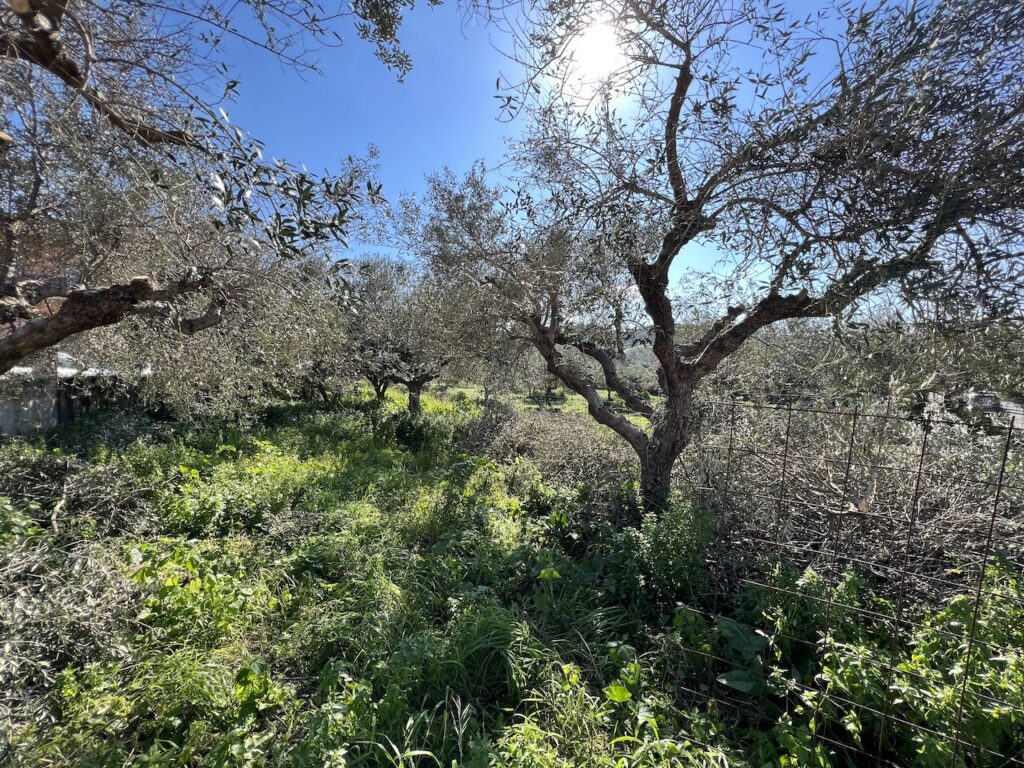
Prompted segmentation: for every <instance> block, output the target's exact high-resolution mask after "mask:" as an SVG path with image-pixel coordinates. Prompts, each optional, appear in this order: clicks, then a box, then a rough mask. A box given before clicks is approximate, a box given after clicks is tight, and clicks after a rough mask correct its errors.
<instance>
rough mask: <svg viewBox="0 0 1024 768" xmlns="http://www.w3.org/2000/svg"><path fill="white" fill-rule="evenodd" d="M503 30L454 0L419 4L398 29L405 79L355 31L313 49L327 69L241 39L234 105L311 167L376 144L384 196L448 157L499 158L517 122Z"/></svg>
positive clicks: (256, 130) (413, 186)
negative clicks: (336, 43) (408, 62)
mask: <svg viewBox="0 0 1024 768" xmlns="http://www.w3.org/2000/svg"><path fill="white" fill-rule="evenodd" d="M496 35H497V36H500V33H499V32H498V31H497V30H495V29H493V28H486V27H484V26H483V25H481V24H478V23H477V24H473V25H466V24H464V20H463V17H462V14H461V12H460V11H459V10H458V9H457V8H456V7H455V4H453V3H452V4H445V5H442V6H439V7H434V8H431V7H429V6H428V5H426V4H425V3H424V4H420V5H418V6H417V8H416V9H415V10H414V11H412V12H410V13H409V14H407V16H406V19H405V22H404V23H403V25H402V28H401V31H400V39H401V41H402V45H403V47H404V48H405V50H406V51H407V52H408V53H409V54H410V55H411V56H412V60H413V69H412V71H411V72H410V73H409V74H408V75H406V77H405V80H404V82H398V79H397V75H396V73H395V72H392V71H389V70H388V69H387V68H386V67H385V66H384V65H383V64H382V63H381V62H380V61H379V60H378V59H377V58H376V57H375V56H374V51H373V46H371V45H369V44H368V43H365V42H364V41H362V40H359V39H358V37H357V36H356V35H355V34H354V33H352V34H350V35H348V36H346V38H345V42H344V44H343V45H341V46H340V47H335V48H328V49H323V50H320V51H318V52H317V53H316V55H315V59H316V60H317V61H318V63H319V66H320V69H321V70H322V74H320V75H318V74H315V73H306V74H300V73H297V72H295V71H294V70H292V69H289V68H287V67H284V66H282V65H281V64H280V63H278V62H276V61H274V60H273V59H272V58H271V57H270V56H269V55H267V54H264V53H261V52H259V51H246V50H245V49H244V48H242V47H241V45H238V46H237V49H236V50H232V51H231V52H230V55H229V57H228V58H229V59H230V60H231V62H232V63H233V64H235V70H234V72H233V73H232V76H233V77H237V79H238V80H240V81H241V86H240V87H239V94H240V95H239V98H238V100H237V102H236V103H234V104H232V105H230V106H229V108H228V111H229V113H230V115H231V119H232V122H234V123H236V124H238V125H240V126H242V127H243V128H244V129H245V130H247V131H249V132H250V133H251V134H252V135H253V136H254V137H256V138H258V139H260V140H262V141H263V142H265V143H266V146H267V150H268V152H269V153H270V154H271V155H273V156H276V157H283V158H286V159H287V160H289V161H290V162H293V163H304V164H305V165H306V167H307V168H309V170H311V171H314V172H316V171H323V170H331V169H336V168H337V167H338V164H339V162H340V161H341V160H342V159H343V158H345V156H346V155H349V154H353V155H361V154H364V153H365V152H366V149H367V146H368V145H370V144H374V145H376V146H377V147H378V148H379V149H380V152H381V156H380V163H381V173H380V180H381V181H382V182H383V184H384V194H385V196H387V197H388V198H389V199H393V198H394V197H395V196H397V195H399V194H401V193H405V192H418V191H420V190H422V189H423V187H424V183H423V177H424V175H425V174H427V173H429V172H431V171H435V170H439V169H441V168H442V167H443V166H445V165H447V166H450V167H451V168H452V169H453V170H455V171H456V172H457V173H459V172H462V171H465V170H467V169H468V168H469V166H470V165H471V164H472V163H473V161H475V160H477V159H484V160H485V161H487V163H488V166H494V165H495V164H497V163H498V162H500V160H501V158H502V155H503V153H504V138H505V137H506V136H511V135H513V133H514V132H515V130H516V128H515V126H514V125H508V124H505V123H501V122H499V121H498V120H497V117H498V101H497V99H495V98H494V97H495V95H496V93H497V90H496V89H495V84H496V83H495V81H496V80H497V78H498V75H499V73H502V72H503V73H506V74H512V73H513V72H514V71H515V67H514V65H513V64H512V63H511V62H509V61H508V59H506V58H505V57H504V56H503V55H502V54H501V53H499V51H498V50H497V48H496V46H497V45H501V42H502V41H501V40H500V37H499V38H495V36H496Z"/></svg>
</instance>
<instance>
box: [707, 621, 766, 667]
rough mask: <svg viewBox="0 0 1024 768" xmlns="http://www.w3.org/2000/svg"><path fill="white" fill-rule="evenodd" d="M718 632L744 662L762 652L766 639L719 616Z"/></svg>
mask: <svg viewBox="0 0 1024 768" xmlns="http://www.w3.org/2000/svg"><path fill="white" fill-rule="evenodd" d="M718 630H719V632H721V633H722V636H723V637H724V638H725V641H726V643H728V645H729V647H730V648H731V649H732V650H734V651H736V653H738V654H739V655H740V656H741V657H742V658H743V659H744V660H745V661H751V660H753V659H754V658H755V657H756V656H757V655H758V654H759V653H761V651H763V650H764V647H765V644H766V643H767V638H766V637H765V636H764V635H761V634H758V633H757V632H754V631H753V630H752V629H749V628H748V627H745V626H743V625H742V624H740V623H738V622H735V621H733V620H732V619H727V618H725V617H722V616H720V617H719V618H718Z"/></svg>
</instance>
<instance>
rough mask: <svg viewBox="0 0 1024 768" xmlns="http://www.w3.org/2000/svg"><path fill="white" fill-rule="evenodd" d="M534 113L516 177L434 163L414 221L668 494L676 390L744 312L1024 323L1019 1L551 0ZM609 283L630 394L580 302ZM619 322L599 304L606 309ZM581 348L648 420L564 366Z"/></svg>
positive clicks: (530, 110) (680, 423)
mask: <svg viewBox="0 0 1024 768" xmlns="http://www.w3.org/2000/svg"><path fill="white" fill-rule="evenodd" d="M595 23H602V24H608V25H612V26H613V28H614V29H615V30H616V35H617V39H618V45H619V48H620V51H621V59H620V62H619V66H618V68H617V69H616V70H615V71H613V72H611V73H610V74H609V76H608V77H607V79H606V80H605V81H604V82H603V83H602V84H601V85H600V86H598V87H596V89H594V90H592V91H591V92H590V93H585V92H584V91H585V88H584V89H583V90H581V88H579V87H576V86H575V85H574V82H578V81H574V79H573V78H574V71H575V70H574V61H573V56H572V51H573V46H574V41H575V40H576V39H577V38H579V37H580V36H581V35H584V34H585V33H586V31H587V29H588V27H589V26H590V25H593V24H595ZM526 24H527V34H526V35H525V36H524V38H523V41H522V42H523V45H522V47H521V48H520V49H519V53H520V54H521V58H522V59H523V60H524V61H525V63H526V64H527V65H528V67H529V69H528V73H529V76H528V78H527V80H526V82H525V83H524V86H523V88H522V89H520V90H519V91H514V92H513V93H511V94H510V95H509V96H508V98H507V99H506V106H507V107H509V108H511V109H521V110H525V112H526V114H527V117H528V119H529V122H530V125H531V128H530V129H529V130H528V132H527V135H526V136H525V138H524V139H523V140H522V142H521V143H520V144H519V146H518V147H517V148H516V150H515V152H514V159H515V160H516V161H517V162H518V166H519V168H520V169H521V177H522V178H521V179H520V180H519V185H518V188H515V189H513V190H500V189H496V188H494V187H493V186H492V185H491V184H490V183H489V182H488V178H487V176H486V174H485V173H484V172H483V170H482V169H479V168H477V169H474V171H472V172H471V173H470V174H468V175H467V176H466V177H465V178H462V179H457V178H455V177H453V176H452V175H450V174H448V175H441V176H438V177H437V178H435V179H434V183H433V187H432V190H431V194H430V198H431V199H430V208H431V210H432V215H431V217H430V220H429V222H428V224H427V225H426V227H425V234H424V239H425V241H426V242H428V243H429V246H428V247H427V250H429V251H430V255H431V257H432V259H433V260H434V261H435V262H436V263H438V264H441V265H443V266H444V267H445V268H446V269H450V270H453V271H457V272H459V273H460V274H464V275H467V276H470V277H473V278H475V279H476V280H477V281H478V282H479V284H480V285H481V286H482V288H483V289H484V290H486V291H487V292H488V294H489V295H490V296H491V297H492V300H494V301H495V302H500V303H501V305H502V306H503V307H504V308H505V311H506V312H507V314H508V317H509V318H511V319H514V320H515V321H516V322H518V324H519V326H520V328H521V329H522V334H523V336H524V337H525V338H528V339H529V340H530V341H531V343H532V344H533V345H534V346H535V348H536V349H537V350H538V351H539V353H540V354H541V356H542V357H543V358H544V360H545V364H546V366H547V369H548V371H549V372H550V373H551V374H552V375H554V376H556V377H557V378H558V379H560V380H561V381H562V382H563V383H564V384H565V385H566V386H567V387H568V388H569V389H571V390H573V391H575V392H578V393H579V394H580V395H582V396H583V397H584V398H585V399H586V401H587V407H588V410H589V412H590V414H591V415H592V416H593V417H594V418H595V419H596V420H597V421H598V422H600V423H601V424H604V425H606V426H607V427H609V428H610V429H612V430H614V431H615V432H616V433H617V434H618V435H619V436H620V437H621V438H622V439H623V440H625V441H626V442H627V443H628V444H629V445H630V446H631V447H632V448H633V449H634V451H635V452H636V454H637V456H638V457H639V461H640V467H641V470H640V487H641V490H642V493H643V496H644V499H645V502H646V503H647V504H648V505H649V506H650V507H651V508H655V509H656V508H659V507H661V505H663V503H664V500H665V498H666V496H667V495H668V493H669V491H670V477H671V470H672V467H673V465H674V463H675V461H676V459H677V457H678V456H679V455H680V453H681V451H682V450H683V449H684V448H685V447H686V446H687V444H688V443H689V442H690V440H691V438H692V436H693V431H694V428H695V408H694V402H695V394H696V393H697V391H698V388H699V387H700V386H701V384H702V382H704V381H705V380H706V379H707V378H708V377H709V376H711V375H712V374H713V373H714V372H715V371H716V370H717V369H718V368H719V366H721V365H722V364H723V362H724V361H726V360H728V359H729V358H730V356H731V355H733V354H734V353H736V352H737V350H739V349H740V348H741V347H743V345H744V344H745V343H747V342H748V340H749V339H751V337H753V336H754V335H755V334H757V333H758V331H760V330H761V329H763V328H766V327H768V326H771V325H773V324H775V323H779V322H781V321H786V320H792V319H801V318H803V319H807V318H834V319H839V320H848V319H850V318H851V317H854V316H855V315H856V313H857V312H858V311H863V309H864V307H865V306H870V304H871V302H872V301H876V300H878V299H879V298H880V297H886V298H887V299H889V298H891V299H893V300H896V301H898V302H900V303H903V304H906V305H909V304H914V303H920V302H925V303H929V304H931V305H935V304H939V303H942V304H943V305H944V306H947V307H958V308H959V309H960V311H962V312H964V313H968V312H969V313H973V314H975V315H976V316H977V317H979V318H985V317H993V316H996V317H998V316H1004V317H1005V316H1011V315H1014V314H1017V315H1019V313H1020V310H1021V297H1022V296H1024V293H1022V292H1021V282H1022V279H1021V275H1022V263H1024V261H1022V258H1021V250H1020V245H1021V241H1022V239H1024V6H1021V5H1020V4H1016V3H1006V2H1001V1H1000V0H980V1H979V2H973V3H964V2H960V1H959V0H934V1H933V2H924V3H914V4H912V5H910V6H902V5H899V4H896V3H883V4H880V5H877V6H876V7H873V8H864V9H862V8H856V9H854V8H851V7H849V6H845V5H842V6H838V7H837V8H835V9H833V10H832V11H831V12H830V13H829V14H814V15H812V16H811V17H810V18H808V19H799V18H793V15H792V14H790V13H787V11H786V10H785V9H780V8H777V7H775V6H771V7H768V6H765V5H764V4H763V3H760V2H744V1H743V0H741V1H740V2H719V1H718V0H701V2H689V0H615V1H614V2H612V1H607V0H569V2H558V3H546V2H542V3H539V4H538V5H536V6H533V7H532V8H531V12H530V13H529V14H528V15H527V22H526ZM709 254H710V256H711V257H713V258H715V259H716V260H717V262H718V263H717V270H716V271H717V274H718V275H719V276H723V275H724V278H721V279H718V280H717V281H716V282H714V283H713V284H715V285H717V288H718V302H719V303H718V305H717V306H718V308H719V309H718V312H717V315H716V317H715V319H714V320H713V321H711V322H709V323H706V324H705V325H704V326H703V327H702V328H701V329H700V331H699V332H696V333H689V332H687V326H683V325H681V324H680V322H679V316H680V307H679V306H678V305H676V304H674V303H673V301H672V295H671V292H670V278H671V275H672V269H673V266H674V265H676V264H680V263H683V262H684V261H685V259H687V258H688V257H693V261H692V262H691V264H693V265H694V266H697V265H699V263H700V261H699V259H707V258H708V256H709ZM595 264H599V265H603V266H604V268H606V269H607V268H614V269H615V270H616V274H617V275H618V277H619V278H620V279H625V280H628V281H629V282H630V285H631V288H632V296H633V297H634V298H635V301H636V302H637V303H638V305H639V307H640V309H641V310H642V312H643V320H644V325H645V336H646V338H647V339H648V340H649V342H650V346H651V351H652V352H653V355H654V358H655V360H656V365H657V369H658V378H659V390H660V391H659V393H658V394H659V396H658V397H656V398H654V399H651V398H648V397H647V396H645V395H644V394H643V393H640V392H637V391H634V389H633V388H631V387H630V386H628V385H627V384H626V382H625V381H624V380H623V378H622V377H621V375H620V369H621V360H620V359H619V357H618V355H617V350H616V349H615V347H614V345H613V343H610V341H609V338H608V335H607V332H606V331H605V332H604V333H601V334H595V333H594V329H595V328H596V327H598V326H597V325H595V323H594V318H593V317H592V312H591V311H590V307H592V306H593V303H592V302H589V301H588V298H587V296H586V293H587V291H586V286H587V284H588V282H589V277H588V276H589V275H591V274H593V273H594V270H595V266H594V265H595ZM613 325H614V315H613V314H612V315H608V314H607V313H606V314H605V321H604V323H603V325H602V327H603V328H604V329H608V328H609V327H612V326H613ZM568 350H574V351H575V353H579V354H582V355H585V356H587V357H589V358H590V359H591V360H593V361H594V363H595V364H596V366H597V367H598V368H599V369H600V371H601V374H602V376H603V378H604V382H605V384H606V386H607V388H609V389H611V390H612V391H613V392H615V393H616V394H617V395H618V397H619V398H620V399H621V401H622V402H623V403H625V405H626V406H627V407H628V408H629V409H630V410H631V411H633V412H634V413H635V414H638V415H640V416H642V417H645V419H646V423H647V426H643V425H641V424H640V423H637V419H635V418H629V416H628V414H624V413H621V412H619V411H618V410H617V409H614V408H612V407H610V406H609V405H608V404H607V403H606V401H605V400H604V399H603V398H602V397H601V396H600V393H599V389H598V387H597V386H595V384H594V383H593V382H590V381H588V380H587V379H586V378H584V377H581V376H580V375H579V374H578V372H577V369H576V368H575V367H574V366H570V365H569V364H567V360H568V359H569V357H568V355H567V351H568Z"/></svg>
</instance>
